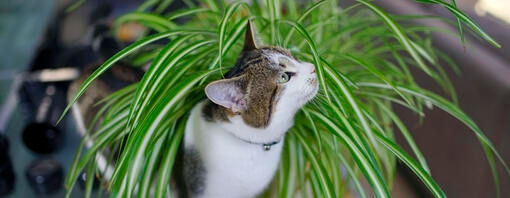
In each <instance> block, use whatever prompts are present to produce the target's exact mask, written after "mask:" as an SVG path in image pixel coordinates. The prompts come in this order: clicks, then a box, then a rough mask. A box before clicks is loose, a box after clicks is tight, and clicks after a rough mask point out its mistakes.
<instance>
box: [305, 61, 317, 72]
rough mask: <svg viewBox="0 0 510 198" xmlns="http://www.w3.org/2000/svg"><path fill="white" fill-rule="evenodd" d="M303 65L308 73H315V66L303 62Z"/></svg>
mask: <svg viewBox="0 0 510 198" xmlns="http://www.w3.org/2000/svg"><path fill="white" fill-rule="evenodd" d="M305 66H306V71H307V72H309V73H310V74H314V73H315V66H314V65H313V64H312V63H305Z"/></svg>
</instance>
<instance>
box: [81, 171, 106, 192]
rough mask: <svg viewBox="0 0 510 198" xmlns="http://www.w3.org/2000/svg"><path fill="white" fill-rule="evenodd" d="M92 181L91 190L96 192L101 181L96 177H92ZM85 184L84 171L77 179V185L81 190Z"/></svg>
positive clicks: (85, 175) (85, 176)
mask: <svg viewBox="0 0 510 198" xmlns="http://www.w3.org/2000/svg"><path fill="white" fill-rule="evenodd" d="M93 178H94V181H92V190H96V189H97V188H99V185H100V184H101V181H100V180H99V178H97V176H96V175H94V177H93ZM86 184H87V173H86V172H85V171H83V172H81V173H80V176H79V177H78V185H79V186H80V188H81V189H85V186H86Z"/></svg>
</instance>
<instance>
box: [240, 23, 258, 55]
mask: <svg viewBox="0 0 510 198" xmlns="http://www.w3.org/2000/svg"><path fill="white" fill-rule="evenodd" d="M254 49H257V42H256V41H255V33H254V32H253V27H252V24H251V21H250V20H248V25H246V32H245V35H244V47H243V51H250V50H254Z"/></svg>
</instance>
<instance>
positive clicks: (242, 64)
mask: <svg viewBox="0 0 510 198" xmlns="http://www.w3.org/2000/svg"><path fill="white" fill-rule="evenodd" d="M225 77H226V79H223V80H218V81H214V82H211V83H210V84H209V85H207V87H206V88H205V93H206V95H207V97H208V98H209V99H210V100H211V101H212V102H213V103H216V104H218V105H220V106H222V107H224V108H226V111H228V112H229V115H231V116H238V115H239V116H241V117H242V120H243V121H244V123H245V124H246V125H249V126H251V127H255V128H265V127H267V126H268V125H270V124H271V122H276V121H275V119H277V120H291V119H293V117H294V114H295V113H296V111H297V110H298V109H299V108H301V107H302V106H303V105H304V104H306V103H307V102H308V101H309V100H311V99H312V98H313V97H314V96H315V94H316V93H317V90H318V83H317V75H316V74H315V68H314V65H313V64H311V63H307V62H302V61H300V60H298V59H297V58H296V57H294V56H292V55H291V54H290V52H288V51H287V50H285V49H282V48H279V47H257V44H256V42H255V38H254V33H253V30H252V27H251V23H250V22H248V26H247V29H246V36H245V41H244V48H243V51H242V52H241V55H240V56H239V58H238V60H237V63H236V65H235V66H234V67H233V68H232V69H231V70H230V71H229V72H228V73H227V74H226V75H225ZM275 117H279V118H275ZM282 117H286V118H282Z"/></svg>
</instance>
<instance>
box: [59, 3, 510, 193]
mask: <svg viewBox="0 0 510 198" xmlns="http://www.w3.org/2000/svg"><path fill="white" fill-rule="evenodd" d="M184 2H186V4H187V6H188V7H187V8H184V9H181V10H178V11H173V12H164V10H165V8H166V7H167V6H168V5H169V4H171V1H147V2H145V3H143V4H142V5H141V6H140V8H139V10H137V11H136V12H132V13H128V14H126V15H123V16H121V17H119V18H118V19H117V21H116V24H121V23H125V22H136V23H139V24H142V25H144V26H145V27H146V28H147V29H148V30H150V31H148V32H150V33H147V34H146V35H145V36H144V37H142V38H140V39H139V40H138V41H136V42H134V43H133V44H131V45H129V46H128V47H126V48H124V49H123V50H122V51H120V52H119V53H117V54H116V55H114V56H112V57H111V58H109V59H108V60H107V61H106V62H104V64H102V65H101V67H99V69H97V70H96V71H95V72H94V73H92V74H91V75H90V77H89V78H88V79H87V80H86V81H85V82H84V83H83V84H82V86H81V87H80V89H79V90H78V92H77V93H76V94H75V96H74V98H73V99H72V100H71V101H70V104H72V103H74V102H75V101H76V100H77V99H78V98H79V97H80V95H81V94H82V93H83V92H84V91H85V90H86V89H87V88H88V87H89V85H90V84H91V83H92V82H93V81H94V80H95V79H96V78H97V77H98V76H100V75H101V74H102V73H104V72H105V71H106V70H108V69H109V68H110V67H111V66H112V65H114V64H115V63H116V62H118V61H119V60H127V59H129V61H130V62H131V63H132V64H134V65H144V64H147V63H150V66H149V67H148V70H147V71H146V73H145V74H144V76H143V78H142V79H141V81H140V82H139V83H136V84H133V85H131V86H128V87H126V88H124V89H121V90H119V91H117V92H115V93H114V94H112V95H110V96H109V97H107V98H105V99H104V100H103V103H102V104H103V106H102V110H100V111H99V113H98V117H99V116H102V117H103V121H102V123H99V126H100V127H99V129H97V131H98V132H96V133H94V134H93V135H91V136H89V137H87V138H84V140H83V143H82V144H81V145H80V149H79V150H78V152H77V154H76V159H75V161H74V163H73V165H72V167H71V169H70V172H69V174H68V177H67V181H66V186H67V187H68V188H69V191H71V190H72V188H73V186H74V183H75V181H76V178H77V177H78V175H79V173H80V172H81V171H83V170H86V171H87V172H88V173H90V174H88V175H89V178H92V177H93V175H94V174H103V175H104V174H105V173H104V172H100V171H98V168H97V164H96V161H95V160H96V156H97V154H100V153H102V152H103V151H104V150H105V149H110V148H114V147H119V146H121V147H122V151H121V153H120V155H115V152H111V153H112V154H111V155H110V156H107V157H106V158H107V159H108V160H107V161H109V162H110V163H111V164H113V161H116V163H115V167H114V169H113V172H112V173H111V175H109V176H108V181H107V184H108V185H107V186H108V189H109V191H110V192H111V194H112V195H114V196H120V197H131V196H134V195H137V196H142V197H144V196H149V195H153V196H156V197H163V196H165V195H167V194H168V193H170V189H169V183H170V176H171V173H172V168H173V165H174V163H175V156H176V153H177V151H178V148H179V144H180V142H181V139H182V136H183V132H184V126H185V122H186V118H187V115H188V112H189V111H190V110H191V108H192V107H193V106H194V105H195V104H196V103H197V102H199V101H201V100H202V99H203V98H204V94H203V89H204V86H205V85H206V84H207V83H208V82H210V81H212V80H217V79H220V78H221V77H222V75H223V74H224V73H226V72H227V71H228V70H229V69H230V68H231V67H232V66H233V65H234V63H235V61H236V58H237V56H238V54H239V52H240V51H241V48H242V35H243V33H244V30H245V27H246V24H247V21H248V20H251V21H252V22H253V23H254V24H255V27H256V29H257V31H258V33H259V34H258V35H259V36H260V38H261V40H262V41H263V42H264V43H265V44H268V45H277V46H281V47H284V48H287V49H289V50H290V51H291V52H292V53H293V54H294V55H295V56H297V57H299V58H300V59H301V60H305V61H308V62H312V63H314V65H315V67H316V70H317V74H318V77H319V78H318V79H319V82H320V92H319V95H318V96H317V97H316V98H315V99H314V100H313V101H312V102H311V103H310V104H308V105H307V106H305V107H304V108H303V109H301V110H300V111H299V112H298V114H297V115H296V118H295V120H296V121H295V125H294V126H293V127H292V128H291V129H290V131H289V133H288V135H287V138H286V139H285V142H284V144H285V146H284V151H283V155H282V159H281V162H280V168H279V171H278V172H277V174H276V176H275V178H274V179H273V183H272V185H271V186H270V188H269V189H267V192H266V193H265V195H264V196H277V197H293V196H294V195H296V194H297V193H299V194H304V195H313V196H314V197H323V196H324V197H341V196H343V195H346V194H347V193H348V192H350V191H356V192H357V193H358V194H359V195H360V196H361V197H367V196H371V194H367V193H366V191H365V187H364V186H363V185H362V179H364V180H366V181H367V183H368V186H369V189H370V191H371V192H372V193H373V194H374V195H375V196H376V197H389V196H390V194H389V190H390V189H391V184H392V181H393V179H394V174H395V165H396V163H397V160H398V161H401V162H402V163H404V164H405V165H407V167H409V169H410V170H412V171H413V172H414V173H415V174H416V176H417V177H418V178H419V179H420V180H421V181H422V182H423V183H424V185H425V186H426V187H427V188H428V189H429V190H430V191H431V193H432V194H433V195H434V196H436V197H444V196H445V194H444V192H443V190H442V189H441V187H440V186H439V185H437V183H436V182H435V181H434V179H433V178H432V176H431V173H430V170H429V169H428V167H427V162H426V160H425V158H424V157H423V155H422V154H421V152H420V150H419V148H418V147H417V146H416V144H415V143H414V141H413V138H412V135H411V133H410V132H409V131H408V129H407V128H406V126H404V124H403V123H402V121H401V120H400V118H399V117H398V116H397V115H396V114H395V113H394V111H393V110H392V107H393V106H394V105H401V106H404V107H406V108H408V109H410V110H412V111H414V112H415V113H416V114H417V115H418V116H423V112H424V111H423V110H424V109H425V108H430V107H432V106H435V107H438V108H441V109H442V110H444V111H446V112H448V113H449V114H451V115H452V116H454V117H456V118H457V119H459V121H460V122H463V123H464V124H466V125H467V126H468V127H469V128H471V129H472V131H473V133H474V134H475V135H476V137H477V138H478V139H479V140H480V143H481V145H482V148H483V149H484V150H485V151H486V154H487V156H488V158H489V163H490V165H491V167H492V169H493V173H494V174H495V179H496V180H497V173H496V172H495V168H494V167H495V163H496V162H495V161H500V162H501V163H502V164H503V165H504V167H505V168H506V170H507V172H510V171H508V168H507V166H506V164H505V163H504V161H503V160H502V158H501V157H500V155H499V154H498V152H497V151H496V150H495V148H494V146H493V145H492V144H491V142H490V140H489V139H487V138H486V137H485V135H484V134H483V133H482V131H481V130H480V129H479V128H478V127H477V126H476V124H475V123H474V122H473V121H472V120H471V119H470V118H469V117H468V116H467V115H466V114H464V113H463V112H462V111H461V110H460V109H459V107H458V106H457V105H456V102H455V101H456V100H457V99H456V97H455V92H454V89H453V86H452V84H451V83H450V81H449V79H448V77H447V76H446V75H445V73H444V69H445V68H444V66H443V65H440V64H439V62H440V60H447V61H446V62H451V61H450V60H448V57H447V56H444V55H443V54H442V52H440V51H438V50H437V49H435V48H434V47H433V46H431V43H430V38H431V37H430V32H432V31H436V29H434V28H431V27H423V26H419V25H415V24H413V23H408V22H409V21H411V20H412V19H414V18H416V17H427V16H393V15H390V14H389V13H387V12H386V11H384V10H382V9H381V8H379V7H378V6H376V5H374V4H373V3H371V2H369V1H364V0H359V1H357V2H356V3H355V4H353V5H351V6H348V7H341V6H339V5H338V2H337V1H334V0H331V1H315V2H308V1H307V2H296V1H291V0H288V1H287V0H281V1H269V0H266V1H252V2H250V3H245V2H232V3H225V2H223V1H219V2H218V1H209V0H204V1H203V2H200V3H195V2H194V1H184ZM418 2H421V3H433V4H438V5H441V6H444V7H445V8H447V9H448V10H449V11H450V12H451V13H452V14H453V15H454V16H455V17H456V18H457V23H458V26H459V29H460V30H461V31H460V32H462V29H463V28H464V27H467V28H469V29H470V30H472V31H473V32H475V33H476V35H478V36H480V37H481V38H482V39H485V40H486V41H487V42H489V43H491V44H493V45H495V46H498V44H497V43H496V42H495V41H493V40H492V39H491V37H490V36H488V35H487V34H485V33H484V32H483V30H481V29H480V28H479V27H478V26H477V25H476V24H475V23H474V22H473V20H471V19H470V18H469V17H468V16H467V15H465V14H464V13H463V12H462V11H460V10H458V9H457V8H456V6H455V4H454V3H446V2H443V1H437V0H419V1H418ZM432 19H433V20H443V19H438V18H432ZM177 21H179V22H177ZM461 37H462V35H461ZM142 49H143V50H142ZM450 66H452V67H455V65H453V64H452V65H450ZM412 67H414V68H417V69H419V70H421V71H422V72H424V73H426V74H427V75H428V76H430V78H432V79H434V80H435V81H436V82H437V83H438V84H439V85H441V87H442V88H443V89H444V91H445V92H446V93H448V95H449V99H446V98H443V97H441V96H439V95H438V94H436V93H433V92H430V91H428V90H426V89H423V88H421V87H420V86H419V85H418V84H417V83H416V82H415V81H414V80H413V76H412V74H411V72H410V68H412ZM69 108H70V106H68V109H69ZM66 111H67V110H66ZM395 133H402V135H403V136H404V137H405V140H406V142H407V144H408V145H409V146H410V148H411V150H412V153H407V152H406V151H405V150H404V149H402V147H401V146H400V145H399V144H397V143H396V142H395V139H394V136H395ZM88 140H93V141H94V143H93V144H90V145H89V148H87V150H86V151H83V150H84V149H85V148H84V145H85V144H86V142H87V141H88ZM82 152H83V153H82ZM114 159H115V160H114ZM102 171H104V170H102ZM105 182H106V181H105ZM91 183H92V181H91V179H89V180H88V184H87V186H89V188H87V189H88V190H87V191H86V193H87V196H88V195H90V192H91V190H90V189H91V188H90V186H91V185H92V184H91ZM496 183H497V182H496Z"/></svg>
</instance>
